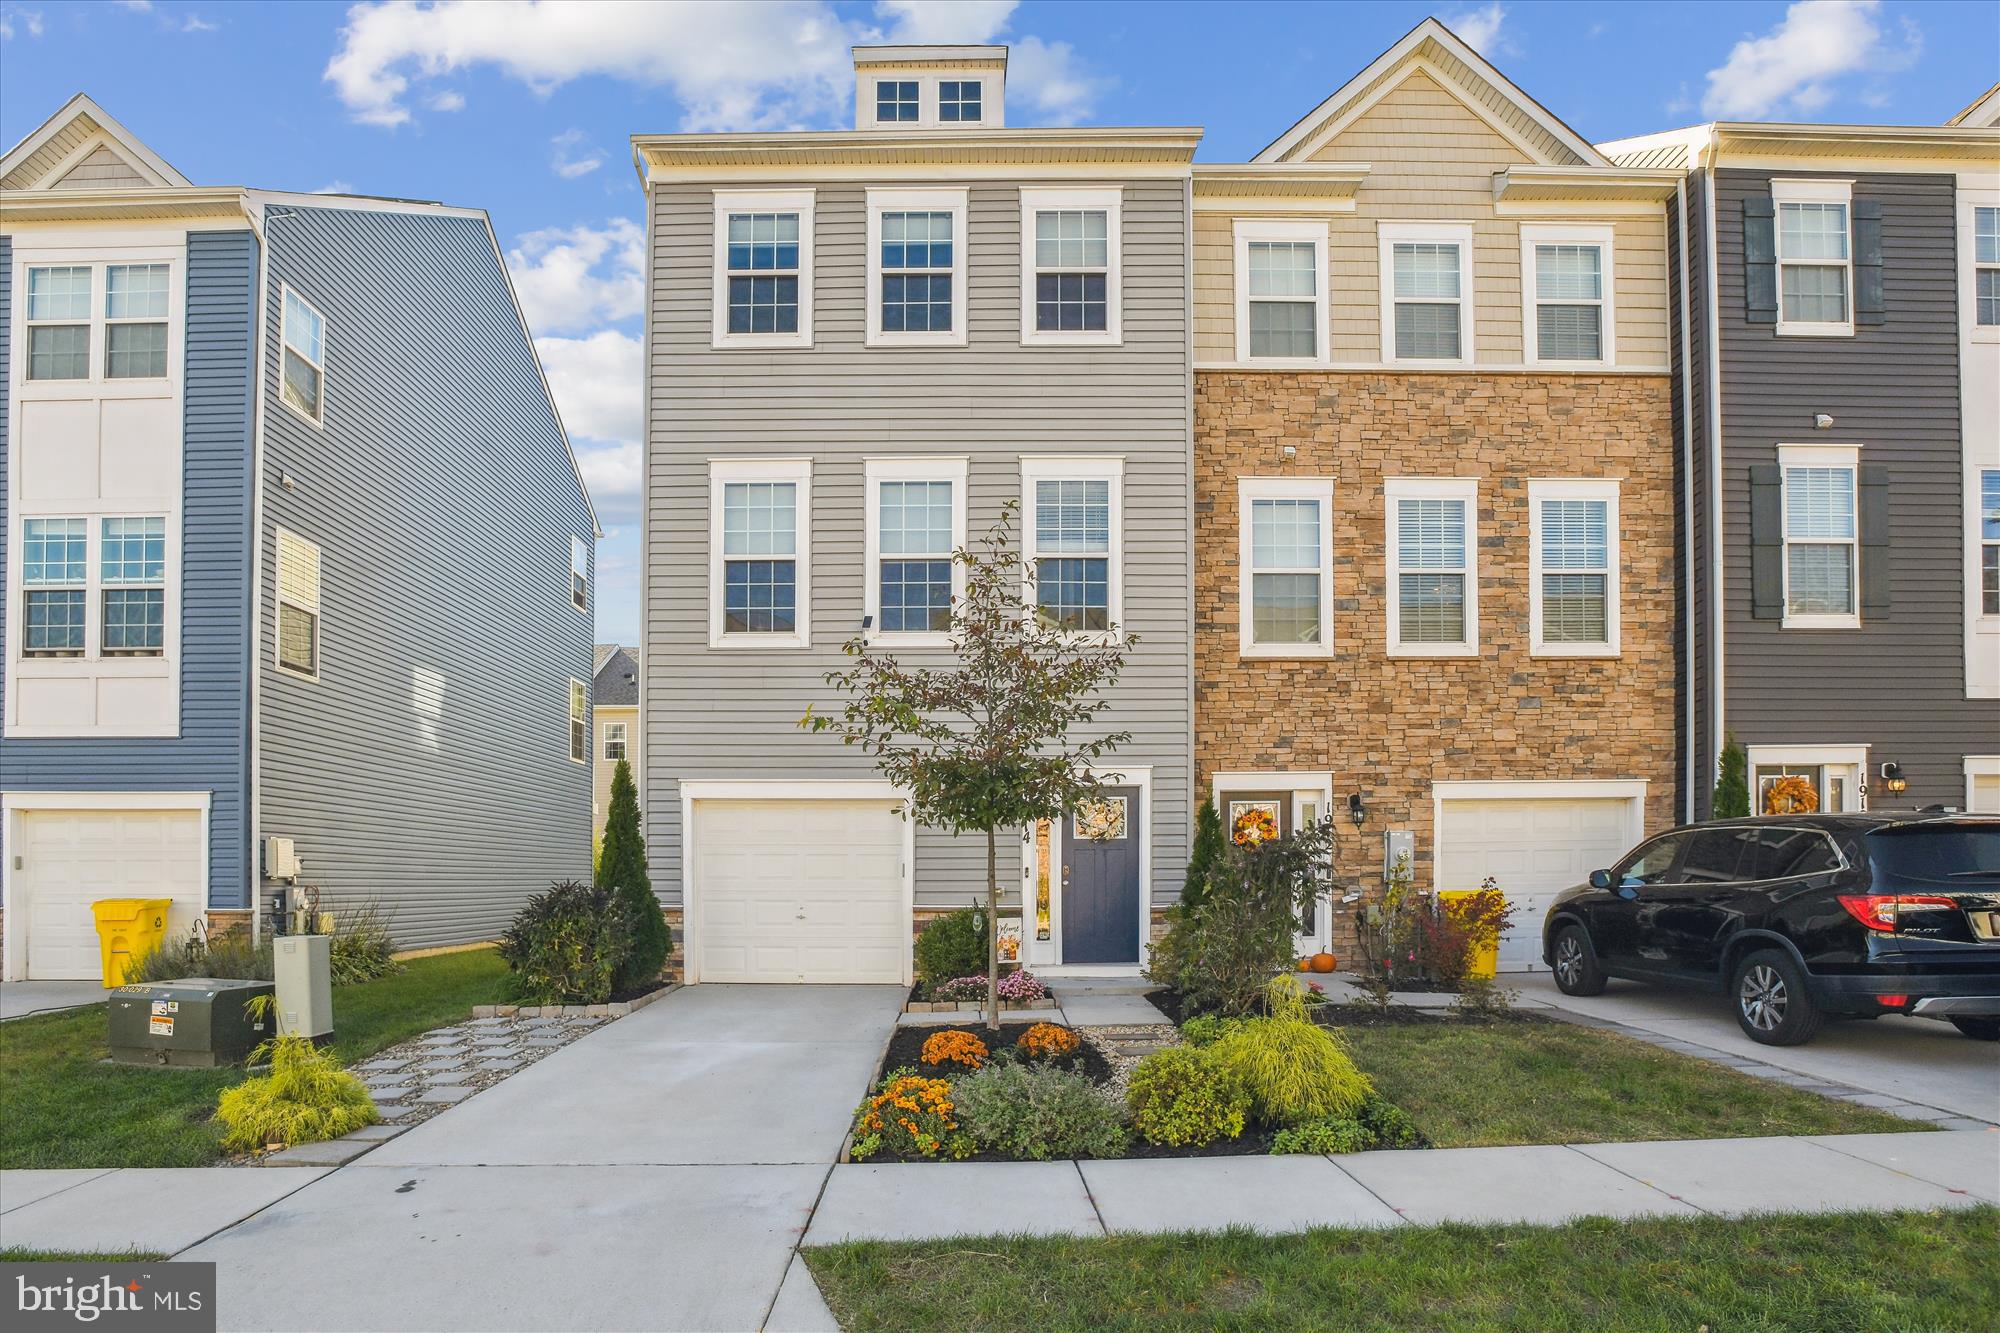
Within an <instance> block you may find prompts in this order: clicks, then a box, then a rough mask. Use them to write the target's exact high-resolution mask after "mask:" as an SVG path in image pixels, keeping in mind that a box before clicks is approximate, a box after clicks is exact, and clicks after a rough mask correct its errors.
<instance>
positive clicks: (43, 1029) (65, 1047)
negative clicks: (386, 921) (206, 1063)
mask: <svg viewBox="0 0 2000 1333" xmlns="http://www.w3.org/2000/svg"><path fill="white" fill-rule="evenodd" d="M506 975H507V969H506V965H505V964H503V963H502V962H501V961H500V959H499V956H498V955H496V954H495V953H494V952H493V951H492V950H491V949H480V950H476V951H473V952H469V953H453V954H440V955H438V956H436V957H434V958H415V959H411V960H410V961H409V962H408V963H407V964H405V965H404V969H403V971H402V972H400V973H398V974H397V975H395V976H391V977H382V978H380V979H378V980H375V981H367V982H363V983H361V984H360V985H358V986H343V987H341V988H339V989H338V990H336V991H334V993H333V1019H334V1037H335V1039H334V1043H333V1048H332V1049H333V1051H334V1053H335V1055H337V1056H338V1057H339V1058H340V1059H341V1060H342V1061H344V1062H349V1063H351V1062H353V1061H355V1060H359V1059H362V1058H363V1057H365V1056H368V1055H370V1054H372V1053H374V1052H376V1051H379V1050H381V1049H382V1048H384V1047H385V1046H394V1045H395V1044H396V1043H397V1042H400V1041H405V1040H408V1039H409V1038H411V1037H414V1036H416V1035H417V1034H419V1033H421V1032H424V1031H427V1030H428V1029H430V1028H434V1027H438V1026H440V1025H442V1024H445V1023H450V1022H453V1021H454V1020H457V1019H461V1018H465V1017H467V1016H469V1015H470V1013H471V1011H472V1006H473V1005H475V1004H494V1003H497V1002H499V1000H500V999H501V993H500V991H501V983H502V981H503V979H504V978H505V977H506ZM107 1053H108V1052H107V1050H106V1046H105V1017H104V1010H103V1009H101V1008H97V1007H92V1008H89V1009H78V1010H71V1011H69V1012H66V1013H60V1014H44V1015H41V1016H38V1017H34V1018H18V1019H14V1020H13V1021H11V1022H7V1023H0V1168H17V1167H115V1166H206V1165H208V1164H209V1163H212V1162H214V1161H216V1160H217V1159H219V1158H220V1157H221V1156H222V1149H221V1146H220V1142H221V1137H222V1132H221V1130H220V1128H219V1127H217V1126H216V1125H214V1124H213V1123H211V1121H210V1119H209V1117H210V1116H212V1115H213V1114H214V1113H215V1099H216V1097H217V1095H218V1094H219V1093H221V1091H222V1090H223V1089H224V1088H226V1087H229V1086H230V1085H232V1084H235V1083H240V1082H241V1081H242V1080H243V1079H245V1078H246V1077H248V1075H247V1074H246V1073H245V1071H243V1070H241V1069H142V1068H133V1067H129V1066H121V1065H108V1064H104V1063H101V1062H102V1061H103V1060H104V1059H105V1056H106V1055H107Z"/></svg>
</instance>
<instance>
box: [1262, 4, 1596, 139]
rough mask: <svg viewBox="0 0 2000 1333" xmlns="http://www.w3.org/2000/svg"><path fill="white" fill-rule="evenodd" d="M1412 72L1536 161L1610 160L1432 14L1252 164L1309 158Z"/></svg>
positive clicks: (1284, 134)
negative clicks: (1423, 75) (1422, 75)
mask: <svg viewBox="0 0 2000 1333" xmlns="http://www.w3.org/2000/svg"><path fill="white" fill-rule="evenodd" d="M1418 69H1421V70H1423V71H1425V72H1427V73H1429V74H1430V75H1431V76H1432V77H1433V78H1436V79H1437V80H1438V81H1439V82H1441V83H1443V84H1444V85H1445V86H1447V87H1448V88H1450V89H1451V90H1452V91H1454V92H1456V93H1458V94H1459V95H1461V96H1462V97H1463V98H1464V99H1465V101H1466V105H1467V106H1468V107H1470V108H1471V109H1472V111H1473V112H1474V113H1476V114H1477V115H1479V117H1480V118H1481V119H1483V120H1485V121H1486V122H1487V123H1489V124H1490V125H1492V127H1493V128H1494V130H1495V131H1496V132H1497V133H1499V134H1500V135H1502V136H1503V137H1505V138H1507V139H1510V140H1512V141H1513V142H1514V143H1515V144H1516V145H1517V146H1519V147H1520V148H1521V149H1522V150H1523V151H1524V152H1526V153H1528V154H1529V155H1530V156H1531V157H1534V158H1535V159H1536V160H1538V161H1540V162H1543V163H1545V164H1547V165H1549V166H1590V167H1605V166H1610V165H1611V164H1610V163H1609V162H1607V161H1605V159H1604V157H1603V155H1602V154H1600V153H1599V152H1598V151H1597V150H1596V149H1595V148H1593V147H1591V145H1590V141H1589V140H1587V139H1585V138H1584V137H1583V136H1582V135H1580V134H1578V133H1577V132H1576V131H1575V130H1573V129H1571V128H1570V127H1569V126H1568V125H1565V124H1564V123H1563V122H1562V121H1561V120H1560V119H1558V118H1557V117H1556V116H1555V115H1554V113H1552V112H1551V111H1549V110H1548V108H1546V107H1544V106H1543V105H1542V104H1541V103H1540V102H1537V101H1536V100H1535V99H1534V98H1532V97H1530V96H1528V94H1527V93H1525V92H1523V91H1522V90H1521V89H1520V88H1519V87H1518V86H1517V85H1516V84H1514V83H1513V82H1512V81H1511V80H1510V79H1508V78H1507V76H1506V75H1504V74H1502V73H1501V72H1500V71H1499V70H1498V69H1496V68H1494V67H1493V65H1492V64H1491V63H1490V62H1488V61H1487V59H1486V58H1485V57H1484V56H1482V55H1480V54H1479V53H1478V52H1477V51H1475V50H1473V49H1472V48H1471V47H1470V46H1467V45H1466V44H1465V42H1464V41H1463V40H1461V39H1460V38H1459V37H1458V35H1457V34H1455V33H1453V32H1452V30H1451V29H1449V28H1447V27H1445V26H1444V24H1442V23H1440V22H1438V21H1437V20H1436V19H1434V18H1427V19H1425V20H1424V21H1423V22H1422V23H1419V24H1418V25H1417V26H1416V27H1414V28H1412V29H1410V31H1409V32H1408V33H1406V34H1404V36H1403V38H1402V40H1401V41H1399V42H1397V43H1396V44H1395V45H1394V46H1392V47H1390V48H1389V49H1388V50H1387V51H1384V52H1383V53H1382V54H1381V55H1380V56H1378V57H1377V58H1376V59H1375V60H1374V61H1373V62H1372V63H1371V64H1370V65H1369V66H1368V68H1366V69H1364V70H1362V71H1361V72H1360V73H1359V74H1357V75H1355V76H1354V77H1353V78H1351V79H1349V80H1348V81H1347V82H1346V83H1344V84H1342V85H1341V86H1340V87H1339V89H1337V90H1336V91H1335V92H1334V94H1333V96H1331V97H1329V98H1327V99H1326V100H1325V101H1324V102H1321V103H1320V104H1319V105H1318V106H1316V107H1314V108H1313V109H1312V110H1311V111H1309V112H1307V113H1306V114H1305V115H1304V116H1303V117H1301V118H1300V119H1299V121H1298V122H1297V123H1296V124H1294V125H1293V126H1292V127H1291V128H1290V129H1289V130H1286V131H1285V132H1284V133H1283V134H1281V135H1279V136H1278V138H1277V139H1275V140H1274V141H1272V143H1271V145H1270V146H1269V147H1267V148H1265V149H1264V151H1263V152H1261V153H1259V154H1257V156H1256V157H1254V158H1252V159H1251V161H1253V162H1296V161H1303V160H1304V159H1306V158H1310V157H1311V156H1312V155H1313V154H1314V153H1316V152H1318V151H1319V150H1320V149H1321V148H1322V147H1324V146H1325V145H1326V143H1327V142H1328V141H1329V140H1331V139H1332V138H1333V137H1334V136H1335V135H1337V134H1339V133H1340V131H1341V130H1343V129H1345V128H1346V127H1347V126H1348V125H1349V124H1351V123H1352V122H1353V121H1354V120H1355V119H1356V118H1357V117H1359V116H1360V115H1362V114H1363V113H1365V112H1366V111H1367V110H1368V109H1369V108H1370V107H1372V106H1374V105H1375V103H1376V102H1378V101H1380V100H1381V99H1382V98H1383V97H1384V96H1385V95H1387V94H1388V93H1389V92H1391V91H1393V90H1394V89H1395V88H1396V87H1398V86H1400V85H1401V84H1402V82H1403V81H1404V79H1406V78H1407V77H1409V74H1410V73H1411V72H1413V71H1415V70H1418Z"/></svg>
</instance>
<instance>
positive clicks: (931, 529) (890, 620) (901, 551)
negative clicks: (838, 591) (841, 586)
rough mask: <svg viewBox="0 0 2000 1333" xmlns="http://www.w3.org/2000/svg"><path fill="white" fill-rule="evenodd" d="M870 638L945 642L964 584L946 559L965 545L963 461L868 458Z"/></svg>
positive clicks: (964, 464)
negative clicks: (955, 597)
mask: <svg viewBox="0 0 2000 1333" xmlns="http://www.w3.org/2000/svg"><path fill="white" fill-rule="evenodd" d="M865 472H866V487H867V503H868V553H867V562H868V564H867V568H868V571H869V574H868V589H867V606H866V611H865V613H866V615H867V616H868V626H869V629H868V635H869V637H870V638H887V639H890V640H893V641H895V642H897V643H906V644H907V643H923V642H931V643H940V644H942V643H946V642H948V641H949V639H948V635H949V632H950V630H951V604H952V598H953V597H954V596H955V595H957V594H958V592H959V591H960V590H961V589H962V588H963V578H962V571H961V569H960V566H959V565H958V562H957V561H955V560H954V559H953V558H952V555H953V552H955V551H958V550H961V549H963V547H964V546H965V481H966V460H964V459H963V458H871V459H869V460H868V461H867V464H866V468H865Z"/></svg>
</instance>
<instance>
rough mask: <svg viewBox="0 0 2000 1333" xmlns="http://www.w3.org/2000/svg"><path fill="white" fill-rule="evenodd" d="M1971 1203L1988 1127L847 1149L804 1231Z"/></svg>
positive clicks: (1128, 1228) (1552, 1219) (1504, 1218)
mask: <svg viewBox="0 0 2000 1333" xmlns="http://www.w3.org/2000/svg"><path fill="white" fill-rule="evenodd" d="M1982 1203H2000V1130H1961V1131H1957V1132H1941V1133H1914V1134H1854V1135H1826V1136H1822V1137H1816V1138H1764V1139H1699V1140H1690V1141H1676V1142H1661V1143H1609V1144H1577V1145H1574V1146H1539V1147H1520V1148H1444V1149H1434V1150H1431V1151H1427V1152H1370V1153H1355V1154H1353V1155H1351V1156H1343V1157H1305V1156H1298V1157H1197V1158H1178V1159H1172V1158H1170V1159H1163V1160H1144V1161H1113V1162H970V1163H962V1164H956V1165H944V1164H940V1165H901V1164H898V1165H885V1166H869V1165H852V1166H836V1167H835V1168H834V1169H833V1175H832V1178H831V1179H829V1180H828V1181H827V1185H826V1190H825V1193H824V1194H823V1195H822V1196H821V1198H820V1201H819V1206H818V1208H817V1209H815V1210H814V1213H813V1219H812V1225H811V1227H810V1228H809V1229H808V1230H807V1232H806V1240H805V1243H806V1244H808V1245H828V1244H833V1243H835V1242H838V1241H843V1240H925V1239H938V1238H943V1237H947V1236H964V1235H992V1234H1000V1233H1027V1234H1032V1235H1069V1236H1098V1235H1107V1234H1113V1233H1119V1232H1162V1231H1212V1230H1220V1229H1222V1228H1225V1227H1248V1228H1250V1229H1252V1230H1255V1231H1260V1232H1264V1233H1269V1234H1276V1233H1280V1232H1290V1231H1301V1230H1304V1229H1306V1228H1308V1227H1315V1226H1325V1227H1389V1226H1405V1225H1411V1224H1433V1223H1441V1222H1474V1223H1482V1222H1533V1223H1541V1224H1555V1223H1561V1222H1568V1221H1572V1220H1575V1219H1576V1218H1580V1217H1643V1216H1655V1215H1659V1216H1698V1215H1703V1214H1707V1215H1712V1216H1724V1217H1734V1216H1741V1215H1744V1214H1748V1213H1759V1212H1849V1211H1864V1212H1878V1211H1888V1210H1891V1209H1899V1208H1968V1207H1975V1206H1977V1205H1979V1204H1982Z"/></svg>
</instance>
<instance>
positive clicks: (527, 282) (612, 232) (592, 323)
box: [507, 218, 646, 333]
mask: <svg viewBox="0 0 2000 1333" xmlns="http://www.w3.org/2000/svg"><path fill="white" fill-rule="evenodd" d="M507 271H508V273H510V274H511V275H512V276H513V279H514V290H515V291H516V292H518V293H519V294H520V297H521V306H522V308H523V309H524V310H525V311H526V312H527V316H528V327H529V328H531V329H533V330H535V331H536V332H537V333H573V332H577V331H579V330H588V329H594V328H597V327H599V326H601V325H605V324H611V323H615V322H617V321H618V320H624V319H631V318H633V317H635V316H636V315H638V313H639V311H640V310H641V309H642V308H643V302H644V299H645V286H646V232H645V229H644V228H642V227H641V226H640V225H639V224H638V223H636V222H633V221H631V220H630V219H629V218H613V219H612V220H611V221H610V222H608V223H606V224H605V225H604V226H603V227H591V226H588V225H579V226H575V227H550V228H547V229H546V230H543V231H531V232H527V233H525V234H524V235H522V236H521V237H520V238H518V239H517V240H516V241H515V242H514V248H513V249H511V250H509V251H508V252H507Z"/></svg>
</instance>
